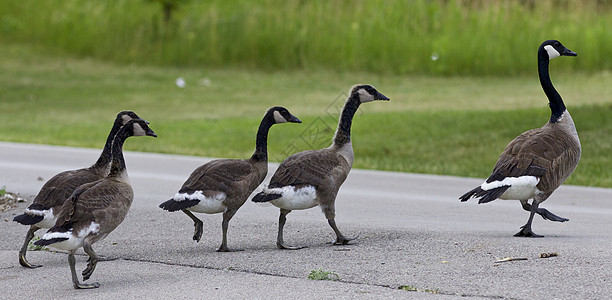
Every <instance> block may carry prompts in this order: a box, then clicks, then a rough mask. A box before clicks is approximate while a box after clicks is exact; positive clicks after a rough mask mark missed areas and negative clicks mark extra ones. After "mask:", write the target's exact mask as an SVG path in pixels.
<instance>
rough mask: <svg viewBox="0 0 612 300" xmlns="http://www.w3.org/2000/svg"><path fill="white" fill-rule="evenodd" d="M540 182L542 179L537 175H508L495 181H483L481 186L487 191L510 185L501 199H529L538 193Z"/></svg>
mask: <svg viewBox="0 0 612 300" xmlns="http://www.w3.org/2000/svg"><path fill="white" fill-rule="evenodd" d="M539 182H540V179H539V178H537V177H535V176H520V177H506V178H504V180H502V181H493V182H489V183H486V182H485V183H483V184H482V185H481V186H480V188H481V189H483V190H485V191H490V190H492V189H495V188H498V187H502V186H508V185H509V186H510V188H508V189H507V190H506V191H505V192H504V193H503V194H502V195H501V196H500V197H499V199H504V200H527V199H531V198H533V197H534V196H535V194H536V193H537V190H538V189H537V188H536V185H538V183H539Z"/></svg>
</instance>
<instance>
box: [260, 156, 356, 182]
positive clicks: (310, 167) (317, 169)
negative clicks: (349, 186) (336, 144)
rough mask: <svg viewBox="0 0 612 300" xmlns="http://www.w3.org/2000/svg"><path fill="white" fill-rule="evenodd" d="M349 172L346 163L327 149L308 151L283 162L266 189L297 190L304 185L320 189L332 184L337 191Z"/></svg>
mask: <svg viewBox="0 0 612 300" xmlns="http://www.w3.org/2000/svg"><path fill="white" fill-rule="evenodd" d="M349 171H350V166H349V165H348V162H347V161H346V160H345V159H344V158H343V157H342V156H340V155H339V154H338V153H336V152H334V151H331V150H329V149H320V150H309V151H304V152H300V153H297V154H294V155H292V156H290V157H289V158H287V159H286V160H285V161H283V162H282V163H281V164H280V166H279V167H278V169H277V170H276V172H275V173H274V176H272V179H270V184H269V185H268V187H269V188H278V187H284V186H288V185H292V186H295V187H298V188H299V187H301V186H304V185H312V186H315V187H320V186H325V185H329V184H332V185H333V186H334V187H335V188H336V191H337V188H339V187H340V185H341V184H342V183H343V182H344V179H346V176H347V175H348V172H349ZM330 181H331V182H330Z"/></svg>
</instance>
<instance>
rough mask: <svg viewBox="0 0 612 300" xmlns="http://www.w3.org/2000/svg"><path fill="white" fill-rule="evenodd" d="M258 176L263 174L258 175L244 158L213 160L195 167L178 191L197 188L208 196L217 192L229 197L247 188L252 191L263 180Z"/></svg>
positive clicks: (190, 190)
mask: <svg viewBox="0 0 612 300" xmlns="http://www.w3.org/2000/svg"><path fill="white" fill-rule="evenodd" d="M264 176H265V175H264ZM260 177H263V176H258V172H257V170H256V169H255V167H254V166H253V165H252V164H251V163H249V162H247V161H246V160H241V159H220V160H214V161H211V162H209V163H207V164H204V165H202V166H200V167H198V168H197V169H195V170H194V171H193V172H192V173H191V175H190V176H189V178H188V179H187V180H186V181H185V183H184V184H183V186H182V187H181V189H180V190H179V193H193V192H195V191H198V190H199V191H202V193H203V194H204V195H206V196H209V197H211V196H214V195H216V194H218V193H219V192H222V193H225V194H226V195H228V197H230V196H231V195H233V194H237V193H239V192H246V190H249V189H250V192H252V191H253V190H254V189H255V188H256V187H257V186H258V185H259V184H260V183H261V181H263V178H260ZM241 183H243V184H241ZM236 189H239V190H236ZM243 189H244V191H243ZM250 192H249V193H250Z"/></svg>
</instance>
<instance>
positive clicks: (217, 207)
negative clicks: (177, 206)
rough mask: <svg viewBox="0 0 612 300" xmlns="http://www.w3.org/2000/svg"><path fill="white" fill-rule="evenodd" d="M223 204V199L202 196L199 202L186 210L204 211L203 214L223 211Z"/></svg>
mask: <svg viewBox="0 0 612 300" xmlns="http://www.w3.org/2000/svg"><path fill="white" fill-rule="evenodd" d="M225 208H226V207H225V205H223V200H219V199H216V198H204V199H202V200H200V202H199V203H198V204H196V205H194V206H192V207H190V208H188V209H187V210H190V211H193V212H197V213H205V214H218V213H222V212H224V211H225Z"/></svg>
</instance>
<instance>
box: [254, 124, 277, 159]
mask: <svg viewBox="0 0 612 300" xmlns="http://www.w3.org/2000/svg"><path fill="white" fill-rule="evenodd" d="M272 125H274V121H273V117H272V116H271V115H269V114H266V115H265V116H264V118H263V119H262V120H261V123H260V124H259V129H258V130H257V138H256V140H255V153H253V156H251V159H252V160H255V161H266V160H268V132H269V131H270V127H272Z"/></svg>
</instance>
